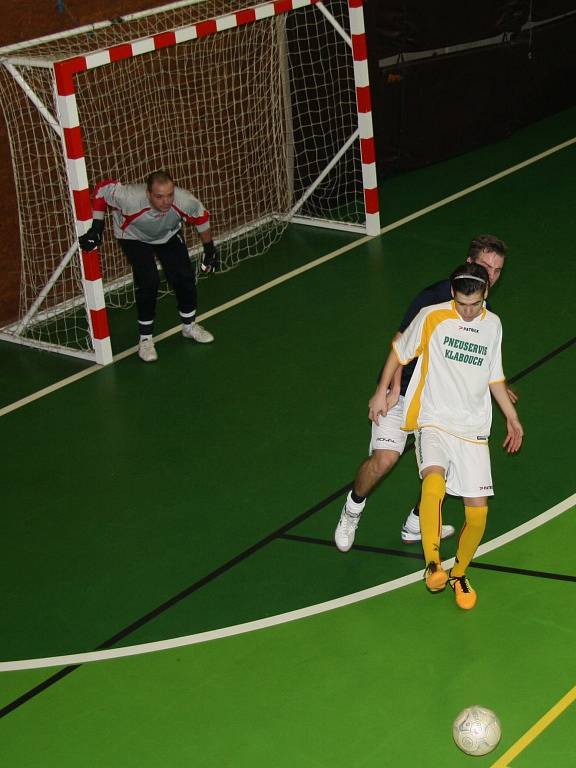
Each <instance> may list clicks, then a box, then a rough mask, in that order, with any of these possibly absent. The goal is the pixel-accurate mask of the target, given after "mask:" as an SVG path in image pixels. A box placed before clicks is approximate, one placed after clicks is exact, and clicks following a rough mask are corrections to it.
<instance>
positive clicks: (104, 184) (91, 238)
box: [78, 179, 121, 251]
mask: <svg viewBox="0 0 576 768" xmlns="http://www.w3.org/2000/svg"><path fill="white" fill-rule="evenodd" d="M118 187H121V185H120V184H119V183H118V182H117V181H116V180H115V179H104V181H101V182H99V183H98V184H97V185H96V186H95V187H94V194H93V196H92V225H91V227H90V229H89V230H88V231H87V232H85V233H84V234H83V235H81V236H80V237H79V238H78V242H79V243H80V247H81V248H82V250H83V251H93V250H94V249H95V248H98V247H99V246H100V245H101V244H102V235H103V233H104V216H105V215H106V209H107V208H108V205H109V204H111V200H112V198H113V195H114V194H115V192H116V189H117V188H118Z"/></svg>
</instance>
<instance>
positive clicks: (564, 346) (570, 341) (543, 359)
mask: <svg viewBox="0 0 576 768" xmlns="http://www.w3.org/2000/svg"><path fill="white" fill-rule="evenodd" d="M574 343H576V336H574V337H573V338H571V339H568V341H565V342H564V344H561V345H560V346H559V347H556V349H554V350H552V352H549V353H548V354H547V355H544V357H541V358H540V359H539V360H536V362H535V363H532V365H529V366H528V368H524V370H523V371H520V373H517V374H516V375H515V376H512V378H511V379H508V383H509V384H514V382H516V381H519V380H520V379H522V378H524V376H527V375H528V374H529V373H532V371H535V370H536V368H540V366H541V365H544V363H548V362H549V361H550V360H552V358H554V357H556V355H559V354H560V353H561V352H564V350H565V349H569V348H570V347H571V346H572V345H573V344H574Z"/></svg>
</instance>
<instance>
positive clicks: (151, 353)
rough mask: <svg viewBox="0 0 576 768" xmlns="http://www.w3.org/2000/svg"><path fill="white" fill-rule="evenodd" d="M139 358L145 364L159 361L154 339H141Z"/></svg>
mask: <svg viewBox="0 0 576 768" xmlns="http://www.w3.org/2000/svg"><path fill="white" fill-rule="evenodd" d="M138 357H139V358H140V360H144V362H145V363H154V362H156V360H158V353H157V352H156V348H155V347H154V342H153V341H152V339H141V340H140V343H139V344H138Z"/></svg>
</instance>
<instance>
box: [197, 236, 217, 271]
mask: <svg viewBox="0 0 576 768" xmlns="http://www.w3.org/2000/svg"><path fill="white" fill-rule="evenodd" d="M202 247H203V248H204V255H203V256H202V261H201V262H200V269H201V270H202V272H204V274H205V275H209V274H210V272H216V270H217V269H218V267H219V266H220V262H219V260H218V251H217V250H216V246H215V245H214V241H213V240H210V242H208V243H202Z"/></svg>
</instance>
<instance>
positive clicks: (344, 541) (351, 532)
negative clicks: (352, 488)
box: [334, 504, 362, 552]
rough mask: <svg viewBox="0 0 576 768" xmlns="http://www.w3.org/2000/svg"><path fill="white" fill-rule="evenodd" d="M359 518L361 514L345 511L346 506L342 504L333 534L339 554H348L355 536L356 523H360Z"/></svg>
mask: <svg viewBox="0 0 576 768" xmlns="http://www.w3.org/2000/svg"><path fill="white" fill-rule="evenodd" d="M361 517H362V513H361V512H358V514H356V515H355V514H354V512H349V511H348V510H347V509H346V504H344V506H343V508H342V514H341V515H340V520H339V521H338V525H337V526H336V531H335V533H334V541H335V542H336V546H337V547H338V549H339V550H340V552H348V550H349V549H351V548H352V544H354V536H355V535H356V528H358V523H359V522H360V518H361Z"/></svg>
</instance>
